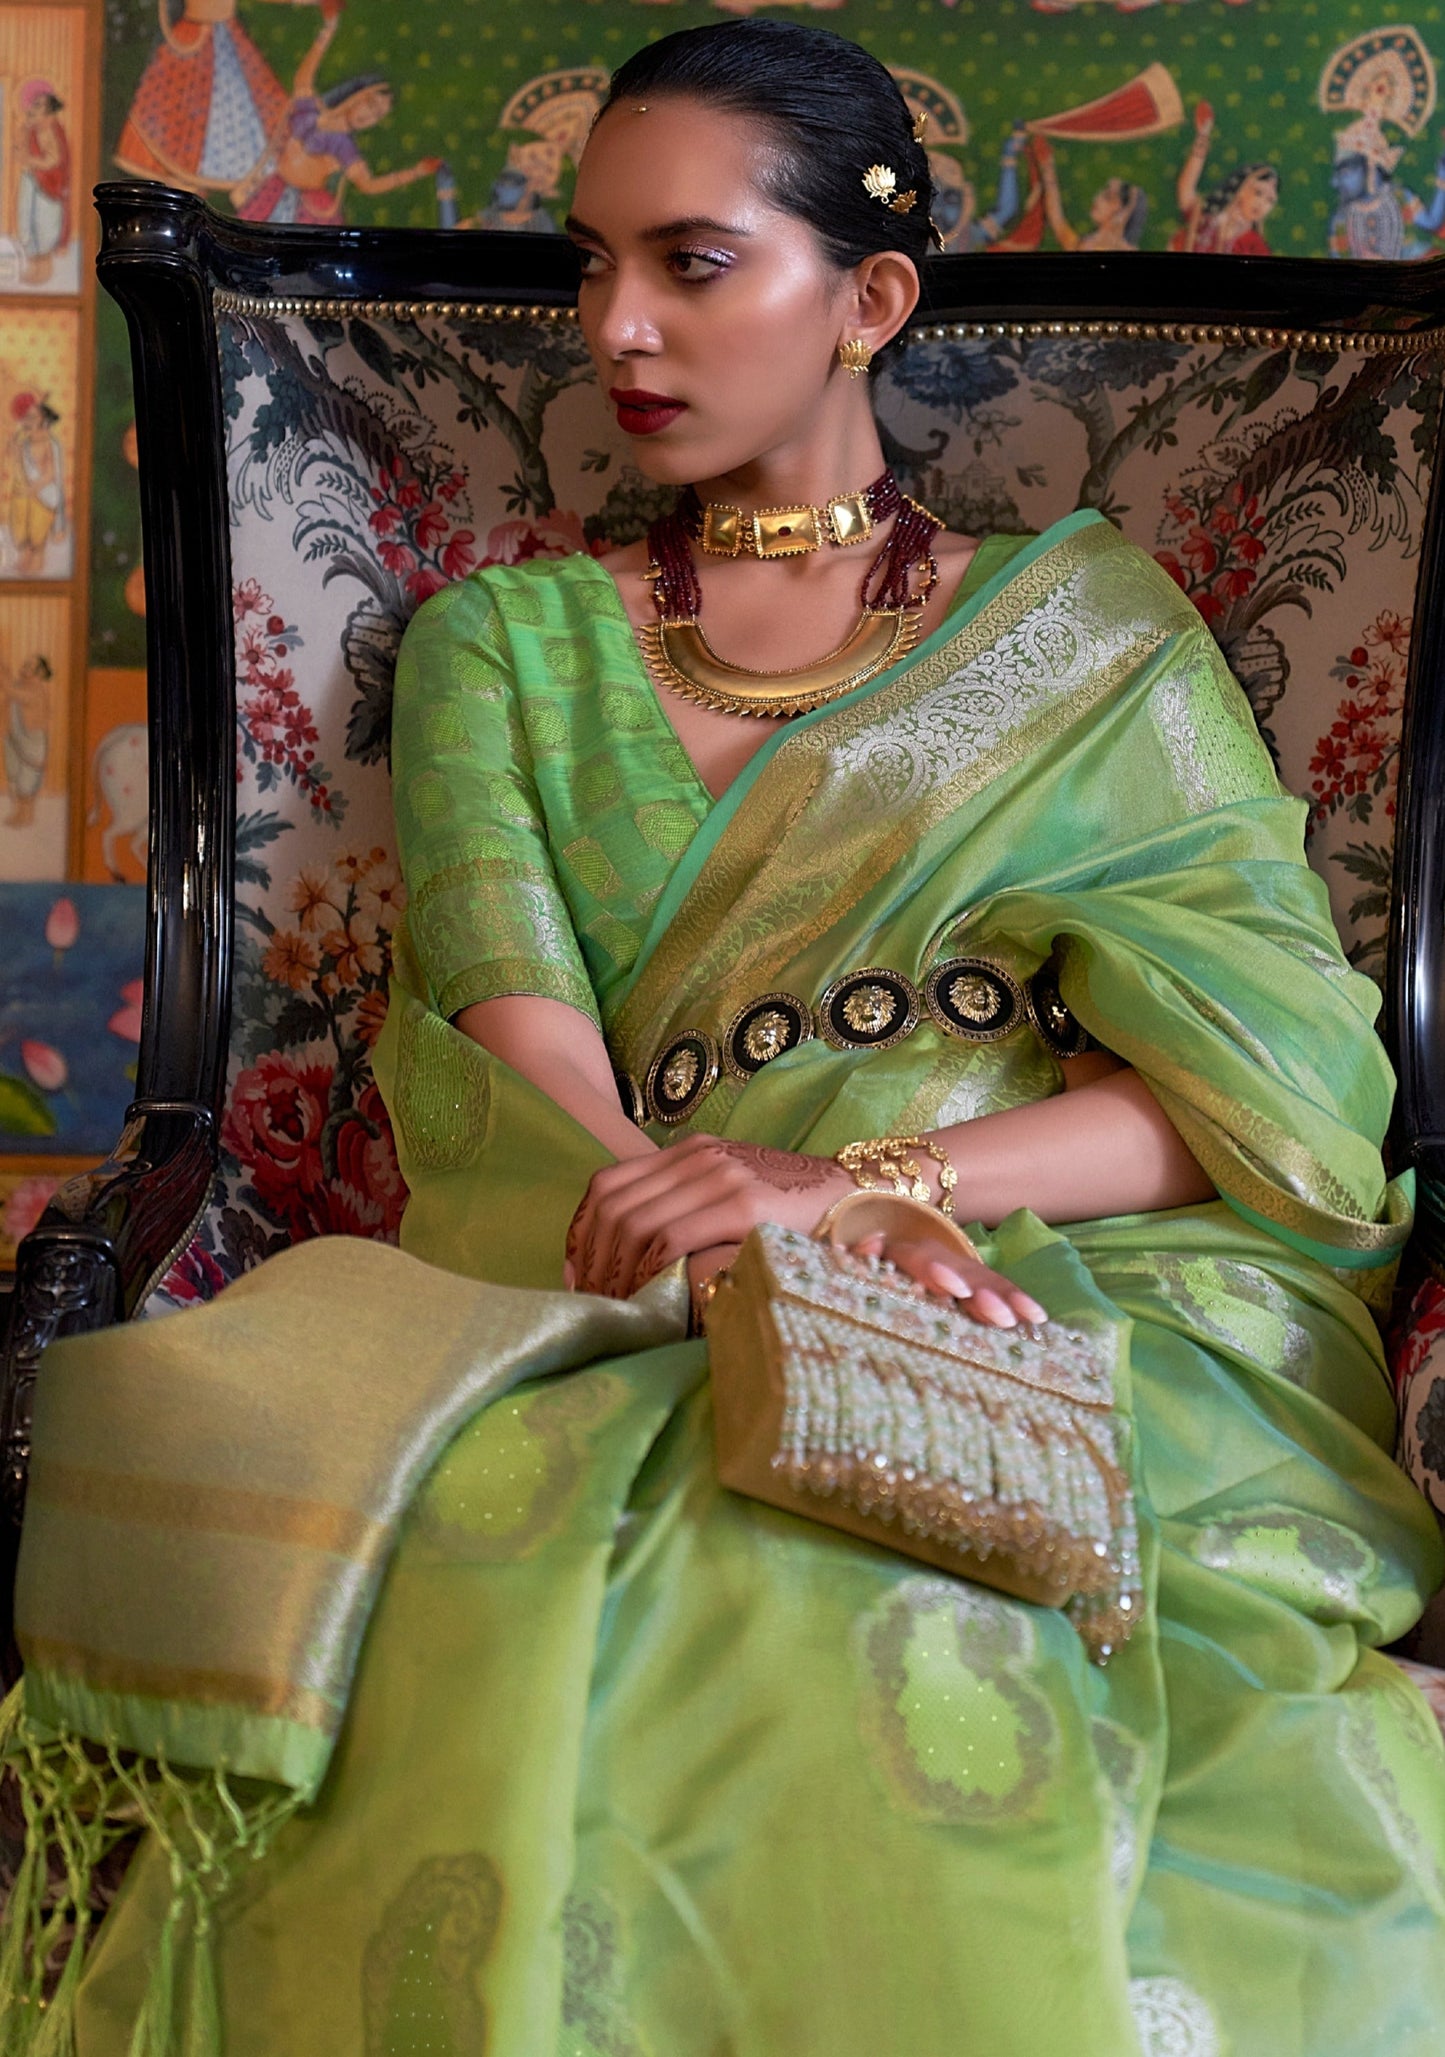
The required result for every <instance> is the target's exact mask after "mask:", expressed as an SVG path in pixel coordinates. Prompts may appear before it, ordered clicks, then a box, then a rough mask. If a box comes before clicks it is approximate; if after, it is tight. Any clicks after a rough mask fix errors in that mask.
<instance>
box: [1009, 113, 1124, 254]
mask: <svg viewBox="0 0 1445 2057" xmlns="http://www.w3.org/2000/svg"><path fill="white" fill-rule="evenodd" d="M1034 147H1035V150H1036V152H1037V154H1038V163H1039V174H1040V178H1041V180H1042V183H1043V195H1044V216H1045V219H1046V220H1047V222H1048V225H1049V227H1050V229H1051V230H1052V231H1053V235H1054V240H1055V242H1056V243H1057V244H1058V246H1059V248H1060V249H1061V250H1137V249H1139V248H1140V247H1141V245H1142V243H1143V240H1144V223H1145V221H1146V219H1147V217H1148V214H1149V195H1148V194H1147V193H1146V192H1145V190H1144V188H1143V187H1142V186H1139V185H1136V184H1135V183H1134V182H1133V180H1132V179H1121V178H1111V179H1106V180H1105V181H1104V183H1103V185H1102V186H1100V188H1099V190H1098V192H1097V193H1096V194H1095V195H1094V197H1093V199H1092V200H1091V201H1090V202H1089V223H1090V226H1089V227H1088V228H1086V229H1084V230H1079V229H1076V228H1075V227H1074V226H1073V224H1072V223H1071V222H1070V220H1069V218H1068V216H1067V214H1066V213H1065V212H1064V203H1063V198H1062V196H1061V194H1060V192H1059V168H1058V166H1057V164H1055V162H1054V153H1053V151H1052V150H1051V149H1050V148H1049V146H1048V144H1047V143H1046V142H1045V141H1044V139H1043V137H1042V136H1040V137H1038V138H1037V139H1036V142H1035V145H1034Z"/></svg>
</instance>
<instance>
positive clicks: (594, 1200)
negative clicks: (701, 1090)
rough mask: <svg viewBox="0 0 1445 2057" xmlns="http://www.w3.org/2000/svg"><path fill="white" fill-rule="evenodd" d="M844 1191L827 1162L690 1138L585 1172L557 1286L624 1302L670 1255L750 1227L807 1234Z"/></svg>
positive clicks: (707, 1246)
mask: <svg viewBox="0 0 1445 2057" xmlns="http://www.w3.org/2000/svg"><path fill="white" fill-rule="evenodd" d="M853 1190H854V1187H853V1180H852V1178H851V1176H850V1175H849V1173H847V1172H846V1171H844V1170H843V1169H842V1167H841V1166H840V1165H837V1164H835V1163H834V1162H833V1160H832V1158H831V1157H806V1156H803V1155H801V1154H800V1153H798V1152H795V1151H792V1150H774V1149H772V1148H770V1147H769V1146H768V1145H767V1144H765V1143H742V1142H736V1141H734V1140H733V1139H732V1138H731V1137H723V1136H706V1135H693V1136H685V1137H683V1139H682V1140H681V1141H680V1142H677V1143H669V1144H668V1145H667V1147H666V1148H665V1149H663V1150H658V1151H656V1152H655V1153H654V1154H653V1155H651V1156H649V1157H634V1158H631V1159H629V1160H628V1161H627V1162H625V1163H622V1164H609V1165H607V1166H605V1167H604V1169H603V1170H601V1171H599V1172H596V1173H595V1174H594V1175H593V1178H592V1181H591V1183H590V1184H589V1186H588V1188H587V1191H586V1193H585V1194H584V1195H583V1199H582V1205H581V1206H580V1207H579V1208H578V1209H577V1212H576V1214H575V1215H574V1216H573V1218H572V1226H571V1228H570V1229H569V1230H568V1232H567V1267H566V1271H565V1273H564V1277H565V1279H566V1283H567V1284H568V1285H569V1286H575V1287H576V1288H577V1290H578V1291H579V1292H582V1293H603V1294H606V1295H607V1296H608V1297H610V1298H612V1299H619V1300H622V1299H626V1298H627V1296H628V1295H629V1294H630V1293H635V1292H636V1291H637V1288H638V1287H639V1286H641V1285H645V1284H646V1282H647V1280H648V1279H650V1278H653V1277H655V1276H656V1274H657V1273H658V1272H660V1271H665V1270H666V1269H667V1267H668V1265H669V1264H672V1263H674V1262H675V1261H676V1259H677V1258H679V1257H692V1256H695V1255H696V1254H697V1253H698V1252H700V1251H710V1250H712V1249H713V1248H715V1247H716V1246H717V1245H720V1244H726V1245H731V1246H732V1247H733V1248H736V1246H737V1245H738V1244H739V1243H741V1241H742V1240H743V1238H744V1236H746V1235H747V1233H748V1231H749V1230H750V1229H753V1228H756V1227H757V1225H758V1223H759V1222H760V1221H775V1222H778V1223H780V1224H781V1226H782V1227H784V1228H795V1229H801V1230H802V1231H803V1232H804V1233H805V1234H807V1233H809V1232H811V1230H812V1228H813V1226H814V1224H815V1223H816V1222H817V1221H818V1219H819V1217H820V1216H821V1215H822V1214H824V1213H825V1212H826V1211H827V1209H828V1208H829V1207H830V1206H831V1205H832V1204H833V1202H834V1201H835V1200H840V1199H841V1198H842V1197H843V1195H844V1193H851V1192H852V1191H853Z"/></svg>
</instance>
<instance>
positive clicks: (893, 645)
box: [638, 470, 943, 717]
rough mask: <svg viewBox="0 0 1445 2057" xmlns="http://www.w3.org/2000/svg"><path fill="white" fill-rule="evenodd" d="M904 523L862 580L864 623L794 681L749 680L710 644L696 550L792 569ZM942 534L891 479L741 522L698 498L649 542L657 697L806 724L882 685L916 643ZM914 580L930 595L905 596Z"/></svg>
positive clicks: (684, 499) (650, 634)
mask: <svg viewBox="0 0 1445 2057" xmlns="http://www.w3.org/2000/svg"><path fill="white" fill-rule="evenodd" d="M890 515H896V516H897V520H896V521H895V522H894V524H893V530H892V533H891V534H890V535H889V537H888V540H887V542H886V543H885V544H884V545H883V547H882V549H881V550H880V551H879V552H878V554H877V556H876V557H875V558H874V559H873V561H872V563H871V564H870V565H869V567H868V569H867V571H866V572H865V573H864V575H863V584H862V588H861V591H860V596H859V597H860V599H861V601H862V608H863V611H862V613H861V615H860V616H859V619H858V622H857V624H856V626H855V627H854V628H853V630H852V632H851V633H850V634H849V635H848V636H846V637H845V638H844V640H843V641H842V642H841V643H840V644H839V645H838V647H837V648H836V649H835V650H830V651H829V652H828V653H827V655H826V656H825V657H820V658H818V659H817V660H816V661H815V662H814V663H812V664H809V665H804V666H802V667H800V668H799V669H797V670H795V671H747V670H745V669H744V668H743V667H742V666H741V665H737V664H729V663H728V662H727V660H726V659H725V658H722V657H719V656H718V654H717V652H716V651H715V650H714V649H713V647H712V645H711V644H710V643H709V642H708V640H707V637H706V636H705V635H704V634H703V630H702V624H701V622H700V620H699V618H698V617H699V615H700V614H701V612H702V588H701V586H700V585H699V584H698V577H697V568H696V566H695V564H694V563H693V555H692V545H693V543H694V541H698V542H700V543H701V544H702V547H703V549H704V550H706V551H707V552H708V553H709V555H712V556H726V557H736V556H739V555H748V554H751V555H753V556H757V557H795V556H799V555H801V554H802V553H803V552H804V551H810V550H817V549H820V548H821V547H822V545H823V544H824V543H825V542H826V543H831V544H835V545H837V546H839V547H841V548H847V547H849V546H850V545H852V544H854V543H862V542H866V541H867V540H868V538H869V537H870V536H871V535H872V533H873V530H874V527H875V526H876V525H877V524H878V523H880V522H883V521H887V520H888V518H889V516H890ZM942 527H943V523H942V522H941V521H940V520H939V519H938V517H937V515H934V514H930V513H929V511H928V509H927V508H926V507H921V506H920V505H919V503H918V502H917V501H916V500H911V499H909V497H908V495H907V494H906V493H904V492H902V491H900V489H899V485H898V481H897V480H896V479H895V478H894V476H893V473H892V471H891V470H889V471H885V472H883V473H882V475H881V476H880V477H878V478H876V479H875V480H874V481H873V483H872V485H871V486H868V487H865V489H864V490H863V491H862V492H861V493H840V494H837V495H836V496H835V497H834V498H832V499H830V500H826V501H824V502H823V503H822V505H821V506H811V505H807V506H801V507H763V508H759V510H758V511H757V513H755V514H752V515H745V514H744V513H743V511H742V509H741V508H738V507H731V506H727V505H725V504H720V503H717V502H709V504H708V505H707V506H706V507H704V506H703V505H702V503H701V501H700V500H699V499H698V497H697V494H696V493H695V492H694V491H693V489H692V487H691V486H687V487H685V488H684V489H683V491H682V493H681V494H680V495H679V497H678V502H677V505H676V506H675V507H674V508H673V510H672V512H671V514H667V515H664V516H663V517H662V519H661V520H660V521H655V522H654V523H653V524H652V527H651V528H650V529H649V530H648V532H647V545H648V550H649V552H650V555H651V559H652V561H651V563H650V564H649V565H648V568H647V570H646V572H645V573H644V574H643V576H644V577H645V578H648V579H651V580H652V581H653V589H652V597H653V600H654V602H655V604H656V607H657V613H658V619H657V621H655V622H652V623H649V624H648V626H647V627H645V628H643V629H640V630H639V631H638V640H639V642H640V643H641V645H642V654H643V656H644V658H645V659H646V662H647V666H648V669H649V671H650V672H651V673H652V676H653V677H654V679H656V680H657V681H658V683H659V684H660V685H664V686H667V687H668V688H670V689H671V691H673V692H675V693H681V694H682V695H683V696H684V697H685V698H686V699H689V700H696V701H698V702H700V703H701V705H702V706H704V707H711V708H713V709H715V710H716V711H718V712H719V713H723V714H749V715H764V716H766V715H772V716H776V717H781V716H786V715H791V714H807V713H809V712H811V710H812V709H813V708H815V707H823V706H826V705H827V703H828V702H829V701H830V700H837V699H840V698H841V697H842V695H843V694H844V693H851V692H852V691H853V689H854V687H855V686H862V685H866V684H867V683H868V681H869V679H873V678H877V677H878V675H879V673H880V672H883V671H886V670H887V668H888V666H889V665H890V664H894V663H896V662H897V660H898V659H899V658H900V657H905V656H907V654H908V652H909V651H910V650H911V649H912V648H913V647H914V645H915V643H916V642H917V641H918V634H919V629H920V627H921V626H922V621H923V607H924V603H925V602H926V600H927V598H928V595H929V593H930V592H931V591H932V590H933V586H934V583H935V581H936V579H937V577H938V565H937V563H936V562H935V560H934V556H933V551H932V548H931V545H932V542H933V538H934V537H935V536H936V535H937V534H938V531H939V530H940V529H941V528H942ZM914 570H917V572H918V573H919V575H920V578H921V581H922V583H921V584H920V585H919V587H918V590H917V592H910V590H909V575H910V573H911V572H912V571H914Z"/></svg>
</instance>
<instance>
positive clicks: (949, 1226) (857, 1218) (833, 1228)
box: [813, 1193, 982, 1264]
mask: <svg viewBox="0 0 1445 2057" xmlns="http://www.w3.org/2000/svg"><path fill="white" fill-rule="evenodd" d="M813 1234H814V1236H815V1238H816V1239H817V1241H818V1242H820V1243H831V1244H832V1246H833V1248H834V1249H835V1250H849V1249H851V1248H852V1247H853V1245H854V1244H855V1243H862V1242H865V1241H866V1240H867V1239H868V1237H869V1236H876V1235H883V1236H899V1237H902V1238H903V1239H904V1240H905V1241H910V1242H911V1241H917V1240H918V1239H919V1238H920V1237H928V1236H937V1237H939V1238H940V1239H941V1240H942V1242H943V1243H944V1244H946V1245H947V1247H948V1248H949V1249H951V1250H953V1251H954V1252H955V1254H956V1255H957V1256H959V1257H964V1258H971V1259H972V1260H973V1262H974V1263H976V1264H977V1263H981V1262H982V1259H981V1258H980V1256H979V1254H978V1251H977V1249H976V1248H975V1247H974V1245H973V1243H972V1242H971V1240H970V1239H969V1238H968V1237H967V1236H966V1235H965V1234H964V1232H963V1230H962V1229H961V1228H960V1227H959V1225H958V1223H957V1222H956V1221H949V1222H940V1220H939V1218H938V1209H937V1208H936V1207H931V1206H928V1205H927V1204H926V1203H925V1202H922V1201H919V1200H914V1199H911V1198H908V1197H906V1196H904V1195H903V1194H899V1193H845V1194H844V1195H843V1197H842V1199H841V1200H835V1201H834V1202H833V1204H832V1206H831V1207H830V1208H829V1209H828V1211H827V1213H826V1214H824V1216H823V1218H822V1220H821V1221H819V1222H818V1223H817V1225H816V1227H815V1228H814V1230H813Z"/></svg>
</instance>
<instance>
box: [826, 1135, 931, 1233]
mask: <svg viewBox="0 0 1445 2057" xmlns="http://www.w3.org/2000/svg"><path fill="white" fill-rule="evenodd" d="M910 1150H922V1151H924V1152H925V1153H926V1154H927V1155H928V1156H929V1157H931V1158H932V1159H933V1161H934V1163H935V1164H936V1165H937V1166H938V1187H939V1194H938V1202H937V1205H938V1211H939V1213H940V1214H946V1215H949V1216H952V1214H953V1192H954V1188H955V1186H956V1185H957V1184H958V1173H957V1172H956V1171H955V1170H954V1168H953V1160H952V1158H951V1157H950V1156H949V1154H948V1152H947V1151H946V1150H945V1149H944V1148H943V1147H942V1145H941V1144H939V1143H935V1142H934V1141H933V1139H932V1137H931V1136H875V1137H874V1139H873V1140H872V1141H871V1142H866V1143H845V1144H844V1145H843V1148H842V1149H841V1150H839V1151H838V1152H837V1154H836V1156H835V1158H834V1160H833V1161H834V1163H835V1164H840V1165H841V1166H842V1167H843V1169H844V1171H847V1172H851V1173H852V1175H853V1181H854V1184H855V1185H857V1186H858V1187H860V1188H861V1190H862V1191H863V1192H865V1193H876V1192H877V1191H878V1190H879V1187H878V1184H877V1181H876V1180H875V1179H874V1178H873V1176H872V1174H871V1173H870V1172H869V1170H868V1169H867V1167H868V1164H869V1163H873V1164H876V1165H877V1166H878V1169H879V1171H880V1172H881V1173H882V1174H883V1176H884V1177H885V1178H886V1179H888V1181H889V1183H890V1184H891V1186H892V1188H893V1191H894V1192H895V1193H902V1194H904V1195H905V1196H906V1197H907V1198H909V1199H913V1200H921V1201H922V1202H923V1203H924V1205H925V1206H932V1205H933V1204H934V1202H933V1194H932V1192H931V1190H930V1188H929V1184H928V1181H927V1179H925V1178H924V1176H923V1172H922V1169H921V1167H920V1165H919V1163H918V1160H917V1158H916V1157H910V1156H909V1155H908V1154H907V1153H908V1152H909V1151H910Z"/></svg>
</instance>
